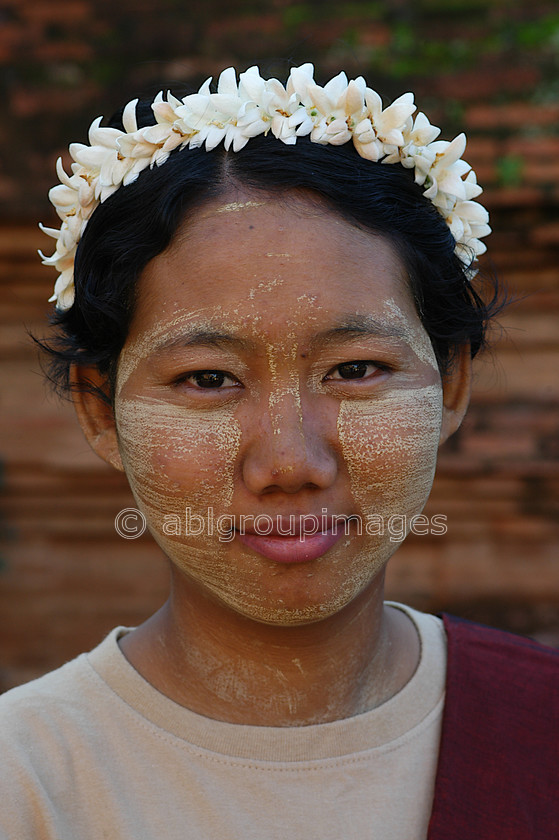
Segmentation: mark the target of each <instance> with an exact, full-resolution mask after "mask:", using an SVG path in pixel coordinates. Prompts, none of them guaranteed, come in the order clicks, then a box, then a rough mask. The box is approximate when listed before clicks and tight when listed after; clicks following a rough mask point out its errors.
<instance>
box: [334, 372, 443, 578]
mask: <svg viewBox="0 0 559 840" xmlns="http://www.w3.org/2000/svg"><path fill="white" fill-rule="evenodd" d="M441 419H442V388H441V386H440V385H438V384H433V385H423V386H420V387H417V388H404V389H395V390H394V391H392V392H390V393H387V394H385V395H384V396H383V395H381V394H378V395H375V396H374V397H373V398H371V399H368V400H344V401H343V402H342V404H341V406H340V413H339V416H338V433H339V438H340V444H341V447H342V451H343V455H344V459H345V462H346V465H347V469H348V472H349V476H350V480H351V487H352V494H353V497H354V499H355V502H356V504H357V506H358V509H359V514H360V516H361V517H362V518H363V525H364V527H365V524H366V523H367V521H370V522H374V523H375V525H376V524H380V523H382V524H383V530H384V533H383V534H379V535H378V536H372V537H370V539H372V540H373V541H374V542H375V543H376V544H377V547H376V548H375V549H374V553H373V554H370V558H369V562H371V560H373V562H374V564H375V566H376V567H377V568H379V569H380V568H381V566H382V565H383V564H384V563H385V562H386V560H387V559H388V558H389V557H390V556H391V555H392V553H393V552H394V551H395V549H396V548H397V547H398V545H399V543H400V542H401V540H402V539H403V538H404V536H405V534H407V532H408V531H409V528H410V520H411V518H412V517H413V516H415V515H417V514H419V513H420V512H421V510H422V509H423V507H424V505H425V502H426V501H427V498H428V496H429V493H430V490H431V486H432V483H433V477H434V474H435V466H436V460H437V449H438V442H439V435H440V427H441ZM390 517H402V519H401V520H400V522H402V523H404V524H405V530H404V532H403V534H402V538H401V539H392V537H393V536H394V534H393V533H391V532H390V530H389V528H388V523H389V521H390ZM368 551H369V552H370V551H371V546H370V543H369V548H368Z"/></svg>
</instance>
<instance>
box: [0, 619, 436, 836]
mask: <svg viewBox="0 0 559 840" xmlns="http://www.w3.org/2000/svg"><path fill="white" fill-rule="evenodd" d="M400 608H401V609H405V611H406V612H407V613H408V614H409V615H410V616H411V618H412V620H413V621H414V623H415V624H416V627H417V629H418V632H419V635H420V638H421V660H420V663H419V666H418V668H417V670H416V672H415V674H414V676H413V677H412V679H411V680H410V681H409V682H408V683H407V685H406V686H404V688H403V689H402V690H401V691H400V692H399V693H398V694H396V695H395V696H394V697H392V698H391V699H390V700H388V701H387V702H386V703H384V704H383V705H381V706H379V707H378V708H376V709H374V710H373V711H371V712H367V713H365V714H361V715H358V716H356V717H353V718H349V719H347V720H340V721H335V722H332V723H324V724H317V725H312V726H302V727H263V726H242V725H237V724H230V723H224V722H220V721H215V720H210V719H208V718H205V717H202V716H200V715H197V714H194V713H193V712H191V711H189V710H188V709H185V708H183V707H182V706H179V705H178V704H176V703H174V702H173V701H172V700H170V699H168V698H167V697H165V696H164V695H162V694H160V693H159V692H158V691H157V690H156V689H155V688H153V687H152V686H151V685H150V684H149V683H147V682H146V681H145V680H144V679H143V678H142V677H141V676H140V675H139V674H138V672H137V671H135V670H134V668H133V667H132V666H131V665H130V664H129V663H128V661H127V660H126V659H125V657H124V656H123V654H122V652H121V651H120V648H119V646H118V643H117V640H118V638H119V636H120V635H122V633H125V632H126V630H125V629H124V628H116V629H115V630H113V631H112V632H111V633H110V635H109V636H108V637H107V638H106V639H105V640H104V641H103V642H102V643H101V644H100V645H99V646H98V647H97V648H95V650H93V651H92V652H91V653H89V654H82V655H81V656H79V657H78V658H77V659H75V660H73V661H72V662H69V663H68V664H67V665H64V666H63V667H62V668H59V669H58V670H57V671H54V672H52V673H51V674H47V675H46V676H44V677H42V678H41V679H39V680H35V681H34V682H32V683H29V684H27V685H24V686H21V687H19V688H15V689H13V690H12V691H10V692H8V693H7V694H5V695H4V696H3V697H1V698H0V756H1V758H0V840H8V838H9V840H31V838H33V840H38V839H39V838H40V840H103V839H104V838H110V840H120V838H122V840H179V838H180V840H190V838H196V840H214V838H215V840H241V838H242V840H286V838H289V840H294V838H296V840H315V839H316V840H342V838H343V840H366V839H367V838H375V839H376V838H379V839H380V840H420V838H421V840H424V838H425V837H426V835H427V826H428V821H429V814H430V811H431V805H432V798H433V788H434V780H435V773H436V765H437V755H438V745H439V738H440V725H441V715H442V709H443V705H444V681H445V670H446V641H445V635H444V630H443V627H442V623H441V622H440V620H439V619H437V618H435V617H433V616H429V615H425V614H422V613H418V612H415V611H413V610H410V609H409V608H403V607H400Z"/></svg>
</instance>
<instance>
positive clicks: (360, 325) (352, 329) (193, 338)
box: [155, 315, 408, 353]
mask: <svg viewBox="0 0 559 840" xmlns="http://www.w3.org/2000/svg"><path fill="white" fill-rule="evenodd" d="M368 336H369V337H370V336H374V337H376V338H398V339H404V340H405V339H407V338H408V333H407V332H406V330H404V329H402V328H401V327H397V326H396V325H394V324H389V323H387V322H385V321H380V320H378V319H376V318H373V317H372V316H371V315H364V316H360V315H350V316H348V317H347V318H345V319H344V320H343V321H341V323H340V324H338V326H336V327H331V328H330V329H327V330H322V331H321V332H319V333H317V334H316V335H315V336H313V337H312V339H311V341H310V349H311V352H312V351H316V350H321V349H322V348H323V347H324V346H325V345H328V344H344V343H347V342H350V341H355V339H357V338H362V337H368ZM187 347H210V348H217V349H229V350H242V351H244V352H254V350H255V347H256V345H255V342H254V341H251V340H250V339H246V338H240V337H238V336H235V335H232V334H231V333H227V332H223V331H221V330H217V329H214V328H213V327H205V326H203V327H201V326H196V327H193V328H192V329H190V330H189V329H187V330H186V331H184V332H182V333H181V334H180V335H178V336H175V337H173V338H170V339H168V340H166V341H165V340H163V341H162V342H161V343H160V344H158V345H157V346H156V347H155V352H156V353H169V352H172V351H173V350H176V349H178V348H181V349H182V348H187Z"/></svg>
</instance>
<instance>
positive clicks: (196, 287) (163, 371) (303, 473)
mask: <svg viewBox="0 0 559 840" xmlns="http://www.w3.org/2000/svg"><path fill="white" fill-rule="evenodd" d="M115 415H116V425H117V432H118V439H119V447H120V453H121V458H122V461H123V465H124V468H125V470H126V473H127V475H128V478H129V481H130V484H131V487H132V490H133V492H134V495H135V498H136V500H137V504H138V506H139V508H140V509H141V510H142V511H143V513H144V514H145V516H146V518H147V521H148V525H149V528H150V530H151V532H152V533H153V535H154V537H155V539H156V540H157V542H158V543H159V545H160V546H161V548H162V549H163V551H164V552H165V553H166V555H167V557H168V558H169V560H170V561H171V564H172V568H173V572H174V575H175V577H176V578H177V579H180V581H181V585H182V586H183V588H186V590H187V591H188V588H189V587H190V588H191V589H192V591H194V590H196V591H198V592H200V591H201V592H202V593H204V594H206V595H208V596H209V597H211V598H212V599H213V600H214V601H217V602H218V603H220V604H222V605H223V606H224V607H226V608H227V609H233V610H234V611H236V612H239V613H241V614H243V615H245V616H248V617H250V618H253V619H255V620H258V621H263V622H268V623H274V624H300V623H305V622H312V621H317V620H319V619H321V618H324V617H327V616H330V615H333V614H334V613H336V612H338V611H339V610H341V609H343V608H344V606H346V605H347V604H348V603H349V602H351V601H352V600H353V599H354V598H355V597H356V596H357V595H358V594H360V593H362V592H364V590H366V589H367V588H368V587H373V586H374V583H375V581H377V582H378V576H379V574H380V573H381V572H382V570H383V568H384V565H385V563H386V561H387V560H388V558H389V557H390V556H391V554H392V553H393V552H394V551H395V549H396V548H397V547H398V545H399V543H400V542H401V539H402V538H403V536H404V532H405V531H407V530H409V527H410V524H411V520H412V517H413V516H414V515H416V514H418V513H419V512H420V511H421V510H422V508H423V505H424V504H425V501H426V499H427V496H428V494H429V491H430V488H431V483H432V479H433V474H434V470H435V461H436V455H437V447H438V443H439V436H440V429H441V417H442V389H441V380H440V375H439V371H438V368H437V364H436V360H435V356H434V353H433V350H432V347H431V343H430V341H429V338H428V336H427V334H426V332H425V330H424V328H423V326H422V324H421V321H420V319H419V317H418V315H417V312H416V310H415V306H414V303H413V299H412V296H411V294H410V291H409V288H408V284H407V280H406V274H405V271H404V268H403V265H402V263H401V261H400V259H399V257H398V255H397V254H396V253H395V251H394V249H393V247H392V246H391V245H390V244H389V243H388V242H387V241H385V240H384V239H383V238H381V237H378V236H375V235H372V234H371V233H368V232H364V231H362V230H360V229H358V228H356V227H353V226H352V225H351V224H349V223H348V222H346V221H344V220H343V219H341V218H340V217H338V216H337V215H335V214H334V213H333V212H332V211H331V210H329V209H327V208H325V207H323V206H321V205H320V204H315V203H311V202H310V201H307V200H305V199H304V198H301V197H290V198H289V199H277V198H273V197H270V198H265V197H264V198H262V197H256V198H255V197H253V198H245V199H241V198H238V197H237V200H233V199H231V200H229V201H227V200H226V199H224V200H221V201H215V202H213V203H211V204H207V205H205V206H204V207H203V209H202V210H200V211H199V212H198V213H197V214H196V216H195V217H194V218H193V219H192V220H191V221H189V222H188V223H187V224H185V225H183V226H182V227H181V228H180V229H179V232H178V233H177V235H176V237H175V239H174V241H173V242H172V244H171V245H170V247H169V248H168V249H167V250H166V251H165V252H164V253H162V254H161V255H159V256H158V257H156V258H155V259H153V260H152V261H151V262H150V263H149V264H148V266H147V267H146V269H145V270H144V272H143V274H142V277H141V280H140V284H139V302H138V306H137V310H136V313H135V316H134V319H133V323H132V326H131V330H130V334H129V337H128V339H127V342H126V344H125V346H124V349H123V351H122V354H121V357H120V360H119V371H118V379H117V389H116V403H115ZM305 517H306V518H305ZM335 520H336V521H335ZM336 524H337V527H336ZM312 531H314V532H315V533H313V534H311V532H312ZM336 531H337V533H336ZM266 532H269V533H266Z"/></svg>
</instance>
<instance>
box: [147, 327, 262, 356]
mask: <svg viewBox="0 0 559 840" xmlns="http://www.w3.org/2000/svg"><path fill="white" fill-rule="evenodd" d="M184 347H211V348H217V349H223V348H228V349H234V350H245V351H247V350H253V349H254V342H252V341H250V340H247V339H244V338H239V337H237V336H235V335H231V333H226V332H222V331H221V330H215V329H213V328H211V327H203V328H198V327H196V328H194V329H192V330H187V331H186V332H183V333H181V334H180V335H178V336H175V337H174V338H171V339H169V340H167V341H162V342H161V343H160V344H158V345H157V347H156V348H155V352H156V353H168V352H170V351H172V350H176V349H177V348H184Z"/></svg>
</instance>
